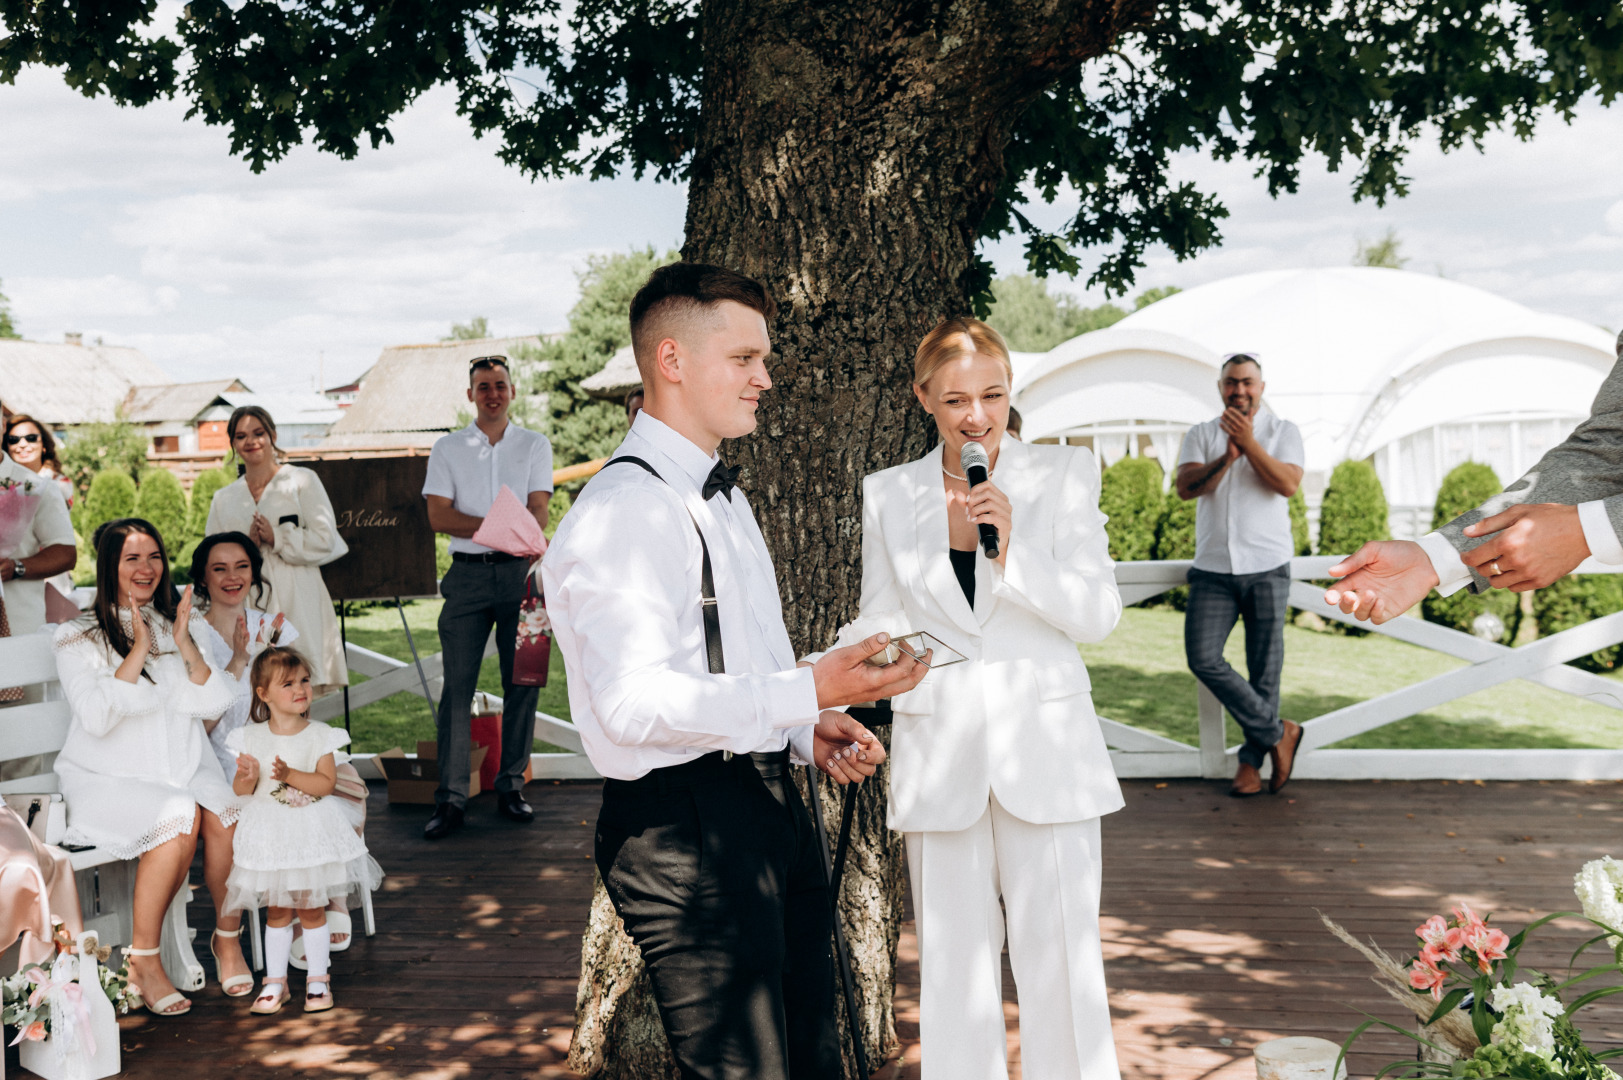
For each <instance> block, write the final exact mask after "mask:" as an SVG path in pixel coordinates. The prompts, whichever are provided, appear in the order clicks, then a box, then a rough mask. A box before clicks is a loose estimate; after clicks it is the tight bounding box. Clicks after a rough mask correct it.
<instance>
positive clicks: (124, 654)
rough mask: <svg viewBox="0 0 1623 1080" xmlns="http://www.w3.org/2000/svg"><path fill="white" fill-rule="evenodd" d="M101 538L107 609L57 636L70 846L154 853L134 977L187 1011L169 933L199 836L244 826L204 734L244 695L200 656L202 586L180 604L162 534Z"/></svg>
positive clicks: (139, 898) (147, 992) (59, 767)
mask: <svg viewBox="0 0 1623 1080" xmlns="http://www.w3.org/2000/svg"><path fill="white" fill-rule="evenodd" d="M97 544H98V547H97V552H96V599H95V603H94V604H93V605H92V609H91V611H90V612H89V613H87V614H86V615H84V616H83V617H81V618H79V619H76V620H74V621H73V622H71V623H66V624H64V625H63V626H61V627H60V628H58V630H57V632H56V667H57V673H58V676H59V677H60V679H61V681H62V689H63V691H64V693H65V694H66V695H67V699H68V703H69V705H71V706H72V708H73V721H72V723H71V725H70V726H69V728H68V736H67V739H66V741H65V742H64V743H63V746H62V751H61V753H60V754H58V755H57V759H56V774H57V777H58V779H59V780H60V782H61V786H62V794H63V797H64V798H65V799H66V801H67V809H68V831H67V835H66V836H65V837H64V841H65V842H66V843H70V844H88V845H92V846H94V847H96V848H98V849H100V850H102V851H105V852H107V853H108V854H110V855H113V856H115V857H118V858H124V859H133V858H139V859H140V862H139V864H138V866H137V868H136V871H135V910H134V922H135V926H134V941H133V947H132V948H130V949H129V950H128V952H127V955H128V956H129V958H130V974H131V982H132V983H133V984H134V985H136V986H139V987H140V990H141V996H142V998H143V999H144V1000H145V1002H146V1003H147V1007H148V1008H149V1009H151V1010H152V1011H153V1012H155V1013H157V1014H159V1015H161V1016H178V1015H180V1014H181V1013H184V1012H186V1011H188V1010H190V1009H191V1007H192V1003H191V1002H190V1001H188V1000H187V999H186V998H185V997H184V996H183V995H181V994H180V993H179V992H177V991H176V990H175V987H174V984H173V983H171V982H170V981H169V977H168V976H167V975H165V974H164V971H163V965H162V964H161V963H160V962H159V959H158V937H159V933H160V932H161V928H162V923H163V916H164V912H165V911H166V910H167V909H168V907H169V903H170V901H171V900H172V899H173V898H174V896H175V893H176V892H177V891H178V890H179V889H180V887H181V886H182V885H184V884H185V883H186V874H187V871H188V869H189V868H190V867H191V864H192V855H193V854H194V853H195V851H196V849H197V840H198V834H199V833H200V832H201V833H202V836H203V841H204V843H205V844H206V845H210V846H212V845H213V844H216V843H226V842H228V840H226V838H225V837H226V832H227V830H228V829H229V828H230V826H231V825H232V824H233V823H234V822H235V821H236V820H237V814H238V807H237V798H236V796H235V795H234V794H233V793H232V791H231V785H230V784H229V783H227V782H226V778H225V774H224V773H223V772H222V771H221V769H220V763H219V761H217V760H216V759H215V757H214V754H213V753H212V752H211V751H210V750H209V744H208V736H207V734H206V733H205V732H204V730H203V724H204V722H205V721H210V720H213V719H215V718H216V717H218V716H220V715H221V714H223V713H224V712H225V711H226V710H227V709H228V708H230V706H231V687H230V684H229V681H228V679H227V677H226V676H225V675H223V674H222V673H221V672H219V671H216V670H215V669H214V667H213V666H211V665H210V664H209V662H208V660H207V659H206V658H205V657H204V656H203V653H202V651H201V650H200V649H199V648H198V644H197V641H196V639H195V635H196V634H197V633H198V631H199V629H200V627H199V626H198V622H199V621H200V620H198V621H194V620H193V619H192V599H191V590H190V589H187V590H186V593H185V595H183V596H181V597H180V599H179V601H178V602H177V601H176V598H175V589H174V585H173V584H172V583H171V581H170V578H169V560H168V557H167V555H166V554H165V552H164V549H163V540H162V539H161V538H160V537H159V535H158V531H157V530H156V529H154V528H153V527H152V525H151V524H149V523H148V522H146V521H142V520H141V519H139V518H123V519H120V520H118V521H113V522H109V523H108V524H107V525H106V526H104V527H103V528H102V530H101V535H100V537H99V538H98V540H97Z"/></svg>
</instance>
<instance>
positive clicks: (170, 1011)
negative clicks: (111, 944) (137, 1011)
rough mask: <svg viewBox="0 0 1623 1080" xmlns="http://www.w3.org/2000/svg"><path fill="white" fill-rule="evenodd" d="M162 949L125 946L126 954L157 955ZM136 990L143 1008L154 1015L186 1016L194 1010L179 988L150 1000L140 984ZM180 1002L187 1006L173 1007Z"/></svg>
mask: <svg viewBox="0 0 1623 1080" xmlns="http://www.w3.org/2000/svg"><path fill="white" fill-rule="evenodd" d="M211 944H212V943H211ZM162 951H163V950H162V949H161V948H159V949H133V948H125V950H124V955H125V956H157V955H158V954H159V953H161V952H162ZM135 991H136V993H138V994H140V995H141V1006H142V1008H144V1009H146V1011H147V1012H149V1013H151V1014H152V1015H153V1016H185V1015H186V1014H187V1013H189V1012H191V1011H192V1003H191V1001H190V1000H189V999H188V998H187V997H186V995H185V994H182V993H181V992H180V991H179V990H176V991H175V992H174V993H172V994H165V995H164V996H163V997H161V998H159V999H158V1000H157V1001H148V1000H147V996H146V994H145V993H142V991H141V988H140V986H139V985H136V986H135ZM180 1003H184V1004H185V1006H186V1007H185V1008H184V1009H175V1008H171V1006H173V1005H176V1004H180Z"/></svg>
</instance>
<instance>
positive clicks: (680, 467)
mask: <svg viewBox="0 0 1623 1080" xmlns="http://www.w3.org/2000/svg"><path fill="white" fill-rule="evenodd" d="M773 313H774V308H773V304H772V301H771V299H770V298H769V297H768V296H767V294H766V290H765V289H764V288H762V287H761V285H760V284H759V283H757V282H755V281H753V280H751V279H750V278H747V277H744V276H742V275H740V274H736V273H733V272H732V271H730V270H726V269H723V268H721V267H718V266H706V265H702V264H697V263H676V264H674V265H672V266H666V267H662V268H660V269H658V270H656V271H654V273H653V275H652V276H650V277H649V279H648V282H647V284H646V285H644V286H643V287H642V290H641V291H640V292H638V293H637V295H636V298H635V299H633V300H632V302H631V338H632V350H633V352H634V353H635V354H636V358H637V367H638V369H639V371H640V372H641V375H642V381H643V387H644V390H645V393H646V395H647V396H646V399H645V402H644V404H643V408H642V411H641V412H640V413H639V414H638V415H637V418H636V420H635V422H634V423H633V424H632V427H631V433H630V434H629V435H628V436H627V437H626V440H625V442H623V443H622V444H621V445H620V448H619V449H618V450H617V451H616V452H615V454H614V457H613V458H612V459H611V460H610V462H609V464H608V465H607V466H605V467H604V469H603V471H602V472H600V473H598V475H597V476H596V477H595V478H594V479H593V480H592V482H591V483H589V484H588V485H587V486H586V488H585V490H583V491H582V492H581V495H580V497H579V498H578V499H577V500H576V501H575V504H574V506H573V508H572V509H571V510H570V512H569V513H568V515H566V516H565V517H564V519H563V522H562V524H561V525H559V527H558V532H557V534H556V535H555V536H554V537H553V541H552V546H551V547H550V548H549V549H548V551H547V554H546V557H545V559H544V560H543V561H542V564H541V576H542V580H543V582H544V584H545V588H546V597H547V611H548V614H549V615H550V616H551V619H552V627H553V633H554V635H555V640H556V641H557V642H558V645H559V647H560V648H561V649H562V650H563V656H564V663H565V666H566V667H567V669H568V672H569V704H570V709H571V713H572V715H573V717H574V720H575V723H576V725H577V726H578V727H579V728H580V733H581V742H582V743H583V744H584V745H585V748H586V753H587V756H588V757H590V758H591V761H592V764H593V766H595V767H596V769H597V771H598V772H600V773H602V774H603V775H604V776H605V777H607V778H608V779H607V780H606V781H605V782H604V785H603V808H602V811H601V812H600V814H599V815H598V819H597V835H596V858H597V867H598V870H599V872H600V873H601V874H602V876H603V883H604V885H605V886H606V888H607V889H608V894H609V897H610V899H611V900H612V901H613V902H614V907H615V910H616V911H617V912H618V913H619V915H620V917H621V919H622V920H623V921H624V922H625V926H626V930H627V931H628V932H629V933H630V934H631V937H632V939H633V940H635V941H636V943H637V947H638V949H639V950H641V952H642V956H643V960H644V962H645V963H646V965H647V968H648V973H649V976H650V979H651V982H652V985H653V990H654V997H655V999H656V1000H657V1002H658V1004H659V1010H660V1016H661V1018H662V1020H663V1021H664V1025H665V1031H666V1033H667V1035H669V1037H670V1042H671V1049H672V1051H673V1052H674V1053H675V1056H676V1060H677V1062H678V1063H679V1065H680V1067H681V1074H682V1076H683V1077H699V1078H705V1080H722V1078H726V1080H745V1078H751V1080H790V1078H793V1080H823V1078H834V1077H838V1076H840V1074H841V1071H840V1050H839V1043H838V1037H837V1034H836V1029H835V1001H834V967H833V960H832V957H831V955H830V948H829V942H830V935H831V932H832V922H831V918H832V916H831V908H830V902H829V896H828V890H827V884H826V880H825V878H824V872H823V863H822V856H821V854H820V853H819V852H818V851H817V847H816V834H815V832H814V831H813V828H812V823H811V819H810V817H809V816H808V814H807V812H806V808H805V806H804V805H803V804H802V802H801V800H800V796H799V794H798V793H797V791H796V789H795V787H794V784H793V783H792V782H791V780H790V772H789V767H790V764H791V761H794V760H798V761H802V762H813V763H815V764H816V766H817V767H818V768H819V769H822V770H824V771H826V772H828V773H829V774H830V775H831V776H833V777H834V778H835V779H836V780H838V781H839V782H841V783H847V782H861V781H862V779H863V778H865V777H867V776H871V775H872V774H873V772H874V770H875V768H876V767H877V766H878V764H879V762H880V761H882V760H883V759H884V756H885V751H884V748H883V746H881V745H880V743H879V741H878V740H877V739H875V738H874V737H873V735H872V734H870V733H869V732H868V731H867V729H865V728H864V727H862V725H861V724H859V723H857V722H856V721H855V720H852V719H851V718H850V717H848V716H846V715H845V714H843V713H840V712H835V711H832V710H833V709H834V708H835V707H838V706H842V705H850V704H855V703H858V702H864V701H873V700H875V699H878V698H886V697H890V696H891V695H892V694H897V693H901V692H902V691H904V690H907V689H909V688H911V687H913V686H915V685H917V683H918V682H919V680H920V679H922V678H923V677H924V675H925V672H926V670H927V669H926V668H925V667H924V665H922V664H920V663H918V662H916V661H914V660H912V659H911V658H904V659H903V661H902V662H900V663H897V664H892V665H890V666H888V667H882V668H881V667H872V666H869V665H868V664H867V663H865V660H866V658H867V657H869V656H871V655H873V654H874V653H876V652H878V651H879V650H880V649H882V648H883V647H884V645H885V643H886V639H884V638H883V636H882V635H881V636H876V637H874V638H871V639H869V640H868V641H865V642H863V643H862V644H860V645H856V646H853V647H850V648H846V649H837V650H834V651H832V652H830V653H827V654H825V655H824V656H823V658H822V659H821V660H819V661H818V662H817V663H816V664H815V665H814V666H811V667H803V668H797V667H796V666H795V654H794V650H793V648H792V647H791V646H790V643H789V634H788V631H787V630H786V629H785V627H784V622H783V610H782V607H781V602H780V600H779V596H778V585H777V576H776V574H775V572H774V570H773V566H772V560H771V557H770V556H769V555H768V554H767V549H766V543H765V541H764V540H763V539H762V537H761V530H760V527H759V526H758V525H757V524H756V521H755V516H754V514H753V513H751V511H750V506H749V501H748V500H747V499H746V497H745V495H744V491H743V489H741V488H738V487H735V486H734V485H735V482H736V480H737V476H738V470H737V469H736V468H728V467H727V466H726V465H724V464H723V463H722V461H721V459H720V458H719V457H718V456H717V453H716V452H717V449H718V447H719V446H720V445H721V443H722V441H723V440H724V439H736V438H739V437H740V436H743V435H747V434H749V433H750V432H751V431H753V430H754V429H755V425H756V417H755V412H756V408H757V406H758V404H759V402H760V396H761V394H762V393H764V392H765V391H766V390H768V389H770V388H771V386H772V380H771V378H770V377H769V376H768V375H767V371H766V358H767V355H768V353H770V352H771V349H772V346H771V342H770V341H769V339H768V337H767V320H769V319H770V318H771V317H772V315H773Z"/></svg>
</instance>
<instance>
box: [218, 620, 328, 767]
mask: <svg viewBox="0 0 1623 1080" xmlns="http://www.w3.org/2000/svg"><path fill="white" fill-rule="evenodd" d="M243 615H244V616H245V617H246V618H247V620H248V640H249V642H250V643H251V642H254V641H256V640H258V638H259V628H260V627H261V626H262V625H264V624H265V623H266V622H268V621H270V619H271V618H273V616H271V615H269V614H267V613H265V612H263V611H255V610H253V609H252V608H247V609H245V610H244V612H243ZM197 622H198V624H199V629H198V632H197V643H198V645H199V646H200V647H201V648H202V650H203V655H204V656H206V657H208V662H209V663H210V664H212V665H213V666H214V667H216V668H218V669H219V670H220V673H221V674H222V675H224V676H225V677H226V679H228V680H230V681H231V694H232V697H231V708H229V709H227V710H226V712H225V715H224V716H222V717H220V722H219V723H217V724H215V725H214V726H213V727H212V728H210V729H209V746H211V747H212V748H213V749H214V756H215V757H216V758H218V759H219V761H220V768H221V769H222V770H223V771H224V772H225V776H226V780H227V781H229V780H230V779H231V778H232V777H233V776H236V775H237V755H236V754H234V753H232V752H231V751H230V750H227V749H226V748H225V740H226V736H228V735H230V734H231V733H232V732H233V731H235V730H237V729H238V728H240V727H241V726H242V725H244V724H246V723H247V722H248V706H249V705H251V704H252V703H253V700H254V695H253V689H252V688H251V687H250V686H249V684H248V680H249V678H250V677H251V676H252V675H253V672H254V664H253V658H254V657H256V656H258V655H259V654H260V653H261V652H263V651H264V648H265V647H264V646H262V645H261V646H258V647H256V646H254V645H252V644H250V645H249V646H248V664H247V666H246V667H244V668H243V669H242V674H241V675H238V676H237V677H236V678H235V679H231V673H230V672H229V671H226V670H225V669H226V667H227V666H229V665H230V663H231V643H230V642H229V641H227V640H226V639H225V638H223V637H221V636H220V632H219V631H218V630H216V629H214V627H213V626H212V625H211V624H210V623H209V621H208V620H207V619H204V618H202V617H199V618H198V619H197ZM298 638H299V631H298V629H297V628H296V627H294V625H293V624H292V623H291V622H289V621H287V620H283V622H282V634H281V637H279V638H277V640H276V643H277V644H278V645H290V644H292V643H293V642H295V641H297V640H298ZM345 760H348V758H347V757H346V758H345Z"/></svg>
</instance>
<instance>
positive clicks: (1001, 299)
mask: <svg viewBox="0 0 1623 1080" xmlns="http://www.w3.org/2000/svg"><path fill="white" fill-rule="evenodd" d="M1179 291H1180V290H1179V289H1178V287H1177V286H1175V285H1164V286H1162V287H1160V288H1157V289H1146V290H1145V291H1144V292H1142V293H1140V294H1139V296H1138V299H1136V300H1135V301H1133V310H1135V311H1141V310H1143V309H1144V308H1147V307H1149V306H1150V305H1151V304H1153V303H1155V302H1156V301H1157V300H1165V299H1166V298H1167V297H1169V296H1172V295H1173V294H1174V293H1177V292H1179ZM1126 317H1127V312H1126V311H1124V310H1123V309H1122V308H1120V307H1118V306H1116V305H1115V304H1108V303H1107V304H1100V305H1099V306H1098V307H1091V308H1090V307H1083V306H1082V305H1081V304H1079V303H1078V302H1077V300H1076V298H1075V297H1074V296H1071V295H1069V294H1067V293H1051V292H1049V291H1048V282H1047V281H1046V280H1044V279H1043V278H1039V277H1036V276H1034V275H1031V274H1012V275H1010V276H1008V277H1000V278H998V279H997V280H996V281H994V282H993V283H992V312H991V314H990V315H988V316H987V319H986V321H987V322H988V323H990V324H991V325H992V327H993V328H994V329H996V330H997V332H998V333H1000V334H1002V335H1003V340H1004V341H1005V342H1007V343H1008V346H1009V348H1010V349H1011V350H1013V351H1014V352H1047V351H1048V350H1049V349H1052V348H1053V347H1054V346H1055V345H1058V344H1059V343H1060V342H1062V341H1069V340H1071V339H1072V338H1074V337H1076V336H1077V335H1079V334H1086V333H1088V332H1089V331H1091V330H1103V329H1104V328H1105V327H1107V326H1111V325H1113V324H1115V323H1117V322H1120V321H1121V320H1122V319H1125V318H1126Z"/></svg>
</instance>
